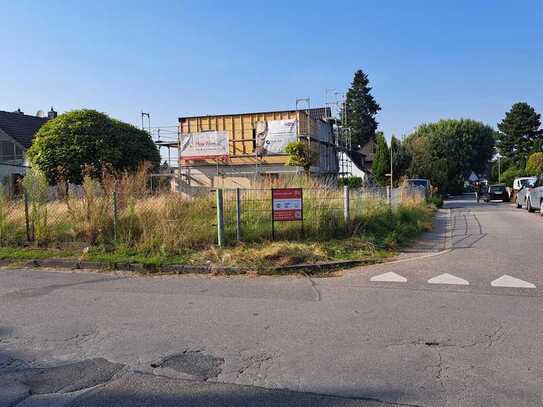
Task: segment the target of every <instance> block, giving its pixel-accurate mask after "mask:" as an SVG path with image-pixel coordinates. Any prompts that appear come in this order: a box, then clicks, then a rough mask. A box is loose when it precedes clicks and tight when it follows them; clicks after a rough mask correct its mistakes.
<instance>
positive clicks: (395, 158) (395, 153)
mask: <svg viewBox="0 0 543 407" xmlns="http://www.w3.org/2000/svg"><path fill="white" fill-rule="evenodd" d="M390 148H391V149H392V175H393V178H394V181H393V182H394V185H398V184H399V182H400V179H401V178H402V177H404V176H405V175H406V173H407V170H408V168H409V165H410V164H411V154H410V152H409V150H408V149H407V148H406V146H405V144H404V143H402V141H401V140H399V139H397V138H396V137H395V136H392V138H391V140H390Z"/></svg>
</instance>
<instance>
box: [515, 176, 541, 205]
mask: <svg viewBox="0 0 543 407" xmlns="http://www.w3.org/2000/svg"><path fill="white" fill-rule="evenodd" d="M536 181H537V177H530V178H525V179H523V180H522V184H521V185H520V189H519V190H518V191H516V199H515V203H516V204H517V208H526V207H527V206H526V205H527V204H528V193H529V192H530V188H533V187H534V185H535V183H536Z"/></svg>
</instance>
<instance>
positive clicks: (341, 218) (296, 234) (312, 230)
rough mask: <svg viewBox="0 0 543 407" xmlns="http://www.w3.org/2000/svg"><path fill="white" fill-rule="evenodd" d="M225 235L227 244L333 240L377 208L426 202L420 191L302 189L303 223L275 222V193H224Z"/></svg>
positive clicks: (401, 189) (231, 190)
mask: <svg viewBox="0 0 543 407" xmlns="http://www.w3.org/2000/svg"><path fill="white" fill-rule="evenodd" d="M222 191H223V193H222V195H223V198H222V201H223V203H222V205H223V216H222V219H223V220H222V221H223V223H224V235H225V239H226V240H227V241H230V242H231V241H236V240H237V241H246V242H250V241H258V240H270V239H273V238H274V237H276V238H278V239H300V238H304V237H311V238H318V239H331V238H338V237H341V236H342V235H344V234H346V233H349V232H350V231H351V226H352V222H353V221H354V220H356V219H359V218H360V217H362V216H363V215H364V213H365V212H367V211H368V209H371V208H373V207H376V206H381V207H383V206H389V205H390V206H392V207H396V206H398V205H399V204H400V203H402V202H407V201H409V200H423V199H424V198H425V191H424V189H421V188H395V189H392V190H390V189H389V188H379V187H372V188H361V189H352V190H348V189H339V188H303V216H302V220H300V221H288V222H278V221H274V220H273V211H272V189H269V188H268V189H223V190H222Z"/></svg>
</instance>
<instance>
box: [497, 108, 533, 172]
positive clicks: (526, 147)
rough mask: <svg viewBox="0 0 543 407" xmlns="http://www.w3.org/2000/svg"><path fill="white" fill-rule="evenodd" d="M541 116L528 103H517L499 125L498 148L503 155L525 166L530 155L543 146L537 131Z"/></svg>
mask: <svg viewBox="0 0 543 407" xmlns="http://www.w3.org/2000/svg"><path fill="white" fill-rule="evenodd" d="M540 119H541V115H540V114H539V113H537V112H536V111H535V110H534V108H533V107H532V106H530V105H529V104H528V103H524V102H522V103H515V104H514V105H513V106H512V107H511V110H510V111H509V112H507V113H506V114H505V118H504V119H503V120H502V121H501V122H500V123H498V129H499V133H498V136H497V146H498V150H499V151H500V153H501V155H503V156H504V157H507V158H510V159H511V160H513V161H514V162H515V163H517V164H519V165H521V166H524V163H525V162H526V158H527V157H528V155H529V154H530V153H532V152H534V151H535V148H536V147H537V145H541V140H540V139H541V137H542V136H541V135H537V130H538V129H539V126H540V125H541V120H540Z"/></svg>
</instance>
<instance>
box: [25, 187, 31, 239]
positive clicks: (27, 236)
mask: <svg viewBox="0 0 543 407" xmlns="http://www.w3.org/2000/svg"><path fill="white" fill-rule="evenodd" d="M24 201H25V224H26V240H28V241H29V242H30V240H31V239H30V219H29V217H28V192H26V190H25V191H24Z"/></svg>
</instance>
